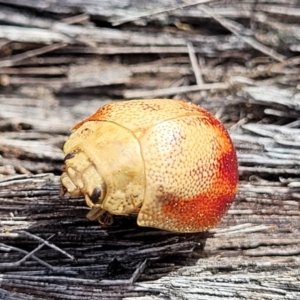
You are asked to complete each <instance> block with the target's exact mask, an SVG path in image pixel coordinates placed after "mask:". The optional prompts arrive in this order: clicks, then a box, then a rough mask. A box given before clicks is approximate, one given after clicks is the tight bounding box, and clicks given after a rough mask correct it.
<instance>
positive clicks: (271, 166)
mask: <svg viewBox="0 0 300 300" xmlns="http://www.w3.org/2000/svg"><path fill="white" fill-rule="evenodd" d="M198 2H199V1H198ZM204 2H205V3H204ZM187 4H191V2H189V3H188V1H180V0H168V1H148V2H146V1H134V0H130V1H126V3H125V2H124V1H104V0H103V1H80V0H77V1H58V0H51V1H50V0H47V1H39V0H38V1H32V0H26V1H18V0H0V22H1V25H0V176H1V177H0V299H26V300H29V299H75V300H77V299H224V298H225V299H299V298H300V280H299V276H300V269H299V260H300V247H299V242H300V158H299V153H300V93H299V63H300V59H299V50H300V48H299V39H300V38H299V26H300V18H299V15H300V6H299V3H298V2H297V1H288V4H287V2H286V1H281V0H272V1H271V0H270V1H254V0H253V1H251V0H249V1H246V0H244V1H227V2H224V1H213V2H212V1H203V3H202V4H199V5H190V6H188V5H187ZM161 11H166V13H161ZM146 15H147V17H145V16H146ZM142 16H144V17H142ZM136 97H174V98H184V99H187V100H188V101H193V102H194V103H198V104H201V105H202V106H204V107H205V108H207V109H209V110H210V111H211V112H213V113H215V114H216V115H217V117H218V118H220V119H221V120H222V121H223V122H224V123H225V125H226V126H227V127H228V128H229V130H230V134H231V136H232V139H233V141H234V143H235V145H236V148H237V151H238V158H239V172H240V180H241V182H240V187H239V192H238V195H237V197H236V201H235V202H234V204H233V206H232V207H231V209H230V211H229V213H228V215H227V216H226V217H225V218H224V220H223V221H222V223H221V224H220V226H219V227H218V228H216V229H214V230H211V231H210V232H209V233H205V234H204V233H202V234H173V233H168V232H163V231H159V230H154V229H151V228H139V227H137V226H136V224H135V220H134V218H126V217H119V218H117V219H116V222H115V223H114V225H113V226H111V227H108V228H100V227H99V225H98V224H97V223H96V222H90V221H88V220H87V219H86V218H85V215H86V213H87V211H88V209H87V207H86V206H85V203H84V200H83V199H68V198H63V199H62V198H61V197H60V196H59V175H60V173H61V171H62V161H63V154H62V151H61V148H62V145H63V143H64V141H65V140H66V138H67V136H68V134H69V128H70V127H71V126H72V125H73V124H75V123H76V122H77V121H78V120H80V119H82V118H84V117H86V116H88V115H89V114H91V113H92V112H94V111H95V110H96V109H97V108H98V107H99V106H101V105H103V104H104V103H106V102H108V101H113V100H116V99H121V98H127V99H130V98H136Z"/></svg>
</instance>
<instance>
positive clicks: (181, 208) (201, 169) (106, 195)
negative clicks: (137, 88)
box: [61, 99, 238, 232]
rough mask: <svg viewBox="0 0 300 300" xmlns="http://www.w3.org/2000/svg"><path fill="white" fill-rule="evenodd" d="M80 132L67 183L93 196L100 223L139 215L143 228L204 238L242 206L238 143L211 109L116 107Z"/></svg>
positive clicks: (75, 192)
mask: <svg viewBox="0 0 300 300" xmlns="http://www.w3.org/2000/svg"><path fill="white" fill-rule="evenodd" d="M73 129H74V132H73V133H72V134H71V136H70V138H69V139H68V140H67V142H66V144H65V146H64V152H65V155H66V157H68V159H66V160H65V172H64V173H63V174H62V176H61V182H62V185H63V187H64V188H65V189H66V190H67V191H68V192H69V193H70V194H71V195H72V196H79V195H84V196H85V199H86V203H87V205H88V206H90V207H91V211H90V213H89V214H88V217H89V218H90V219H92V220H93V219H97V218H99V219H101V218H102V217H103V216H105V217H106V218H107V214H108V213H109V214H111V215H126V214H138V216H137V223H138V224H139V225H140V226H149V227H155V228H160V229H165V230H170V231H174V232H200V231H205V230H208V229H209V228H212V227H214V226H216V225H217V224H218V223H219V222H220V220H221V218H222V217H223V216H224V215H225V213H226V212H227V210H228V209H229V207H230V204H231V203H232V201H233V200H234V197H235V194H236V192H237V186H238V169H237V158H236V152H235V149H234V146H233V143H232V141H231V139H230V137H229V135H228V133H227V131H226V129H225V128H224V126H223V125H222V124H221V123H220V122H219V121H218V120H217V119H216V118H215V117H214V116H213V115H212V114H210V113H209V112H207V111H206V110H205V109H203V108H200V107H198V106H196V105H193V104H191V103H187V102H183V101H175V100H166V99H152V100H132V101H123V102H114V103H110V104H107V105H105V106H104V107H102V108H100V109H99V110H98V111H97V112H96V113H95V114H93V115H92V116H90V117H89V118H87V119H85V120H83V121H81V122H80V123H78V124H77V125H75V126H74V128H73ZM102 223H103V222H102Z"/></svg>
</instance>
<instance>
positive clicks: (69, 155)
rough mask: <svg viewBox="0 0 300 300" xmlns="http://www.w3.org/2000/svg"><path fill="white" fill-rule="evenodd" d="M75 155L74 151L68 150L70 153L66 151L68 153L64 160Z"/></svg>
mask: <svg viewBox="0 0 300 300" xmlns="http://www.w3.org/2000/svg"><path fill="white" fill-rule="evenodd" d="M75 155H76V152H70V153H68V154H67V155H66V156H65V158H64V161H66V160H68V159H71V158H73V157H75Z"/></svg>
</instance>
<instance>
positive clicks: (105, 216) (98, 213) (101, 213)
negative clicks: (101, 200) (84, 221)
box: [86, 208, 114, 226]
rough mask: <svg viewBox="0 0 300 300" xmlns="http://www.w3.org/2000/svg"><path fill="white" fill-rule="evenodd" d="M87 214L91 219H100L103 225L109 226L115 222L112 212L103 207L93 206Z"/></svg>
mask: <svg viewBox="0 0 300 300" xmlns="http://www.w3.org/2000/svg"><path fill="white" fill-rule="evenodd" d="M86 216H87V218H88V219H89V220H91V221H94V220H96V219H98V222H99V223H100V224H101V225H102V226H109V225H111V224H112V223H113V222H114V218H113V216H112V214H110V213H109V212H108V211H106V210H104V209H102V208H92V209H91V210H90V211H89V213H88V214H87V215H86Z"/></svg>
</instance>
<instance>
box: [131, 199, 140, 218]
mask: <svg viewBox="0 0 300 300" xmlns="http://www.w3.org/2000/svg"><path fill="white" fill-rule="evenodd" d="M130 202H131V204H132V206H133V208H134V210H135V212H136V213H137V214H138V213H139V211H140V209H141V208H140V207H138V206H136V204H135V202H134V197H133V195H130Z"/></svg>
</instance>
